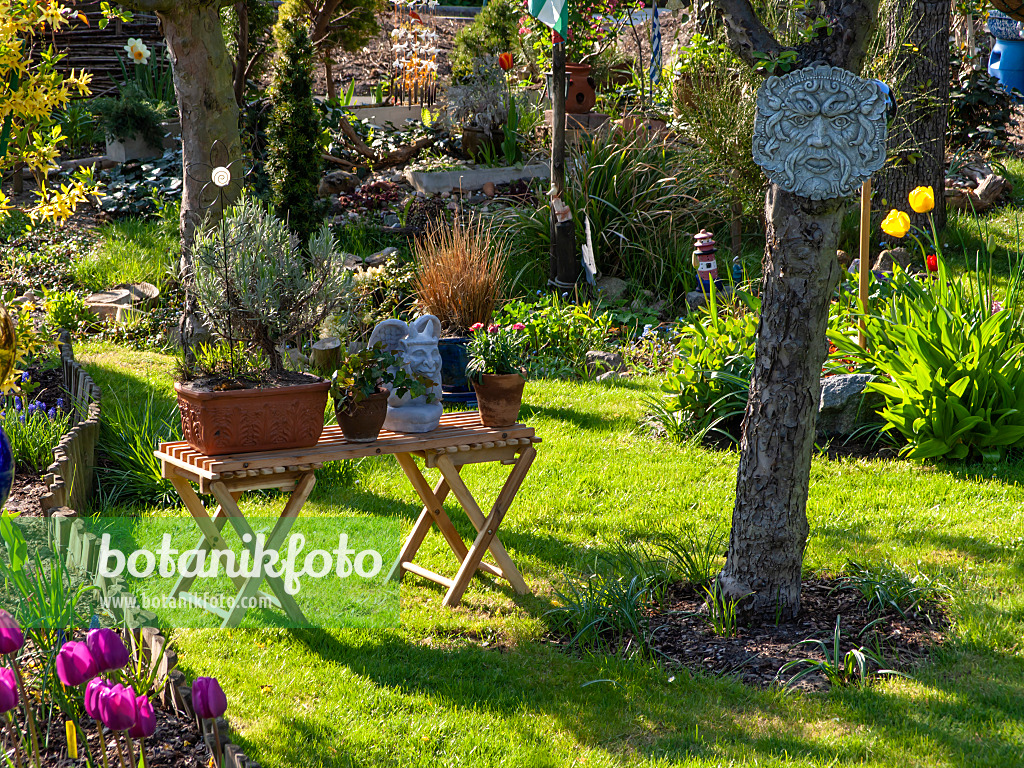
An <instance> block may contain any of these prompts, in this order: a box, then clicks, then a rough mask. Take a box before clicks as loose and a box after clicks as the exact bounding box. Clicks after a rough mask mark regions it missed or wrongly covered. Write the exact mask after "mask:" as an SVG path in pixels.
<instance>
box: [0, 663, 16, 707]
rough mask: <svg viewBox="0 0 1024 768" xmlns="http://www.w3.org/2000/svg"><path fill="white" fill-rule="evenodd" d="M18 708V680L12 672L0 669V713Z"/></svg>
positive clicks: (5, 668) (11, 670)
mask: <svg viewBox="0 0 1024 768" xmlns="http://www.w3.org/2000/svg"><path fill="white" fill-rule="evenodd" d="M16 706H18V680H17V678H16V677H15V676H14V670H13V669H8V668H7V667H0V712H9V711H10V710H12V709H14V708H15V707H16Z"/></svg>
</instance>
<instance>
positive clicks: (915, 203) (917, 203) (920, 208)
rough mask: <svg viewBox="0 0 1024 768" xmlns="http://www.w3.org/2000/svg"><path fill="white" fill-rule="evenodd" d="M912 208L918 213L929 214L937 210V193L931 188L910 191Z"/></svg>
mask: <svg viewBox="0 0 1024 768" xmlns="http://www.w3.org/2000/svg"><path fill="white" fill-rule="evenodd" d="M909 198H910V207H911V208H913V209H914V211H916V212H917V213H928V211H930V210H932V209H933V208H935V193H934V192H933V191H932V188H931V187H915V188H914V189H912V190H911V191H910V195H909Z"/></svg>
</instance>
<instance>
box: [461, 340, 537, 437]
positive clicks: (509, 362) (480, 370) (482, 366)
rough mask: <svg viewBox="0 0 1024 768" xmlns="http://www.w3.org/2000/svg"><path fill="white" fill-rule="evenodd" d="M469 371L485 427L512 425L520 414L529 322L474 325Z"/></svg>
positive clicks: (470, 345) (470, 346) (524, 381)
mask: <svg viewBox="0 0 1024 768" xmlns="http://www.w3.org/2000/svg"><path fill="white" fill-rule="evenodd" d="M471 330H472V331H473V337H472V339H470V342H469V365H468V366H467V367H466V373H467V374H468V376H469V378H470V380H471V381H472V382H473V389H474V390H476V399H477V403H478V405H479V408H480V423H481V424H483V425H484V426H485V427H510V426H512V425H513V424H515V423H516V419H518V418H519V407H520V406H521V405H522V404H523V387H524V386H525V385H526V372H525V370H524V368H523V362H524V360H525V357H526V349H527V343H528V342H527V338H526V326H525V325H523V324H522V323H513V324H512V325H506V326H504V327H503V326H499V325H494V324H492V325H489V326H487V327H486V328H485V327H484V326H483V325H476V326H473V328H472V329H471Z"/></svg>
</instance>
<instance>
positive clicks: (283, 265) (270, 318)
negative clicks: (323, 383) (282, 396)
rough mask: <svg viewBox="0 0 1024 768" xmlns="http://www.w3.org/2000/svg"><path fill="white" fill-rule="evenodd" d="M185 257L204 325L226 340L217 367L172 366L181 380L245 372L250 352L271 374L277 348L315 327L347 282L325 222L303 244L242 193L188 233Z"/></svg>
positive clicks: (277, 364) (277, 363) (248, 374)
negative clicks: (210, 223) (214, 222)
mask: <svg viewBox="0 0 1024 768" xmlns="http://www.w3.org/2000/svg"><path fill="white" fill-rule="evenodd" d="M193 258H194V260H195V267H194V270H193V272H192V274H191V275H190V276H189V284H190V287H191V289H192V290H193V291H194V293H195V296H196V299H197V301H198V303H199V307H200V309H201V310H202V312H203V314H204V316H205V318H206V321H207V324H208V326H209V327H210V328H211V330H212V331H213V333H214V334H216V335H217V336H218V337H220V339H222V340H224V342H226V343H227V345H228V346H227V353H226V354H225V355H224V356H223V358H222V360H221V364H220V368H221V370H217V371H210V370H202V369H201V368H198V367H197V366H196V365H195V363H191V364H188V365H184V366H183V367H182V370H181V371H180V374H181V376H182V378H183V379H185V380H191V379H193V378H197V377H198V376H203V375H218V374H219V375H223V376H228V377H234V378H240V379H246V378H247V379H252V378H253V377H254V374H253V372H252V371H251V370H246V369H247V368H250V369H251V367H252V366H251V365H250V364H249V363H251V361H252V359H253V357H252V355H253V354H256V353H258V354H261V355H262V357H263V359H264V360H265V369H264V370H263V371H262V373H263V374H264V378H266V379H268V380H269V379H273V378H275V377H279V376H280V374H282V373H283V372H284V360H283V358H282V349H284V347H285V346H286V345H287V344H289V343H298V342H299V341H300V340H301V339H302V338H303V337H304V336H306V335H307V334H309V333H311V332H312V331H313V330H314V329H316V328H318V327H319V326H320V324H321V323H323V321H324V320H325V319H326V318H327V317H328V316H329V315H330V314H331V312H333V311H334V310H335V309H336V308H337V307H338V306H339V305H340V304H341V303H342V302H343V301H345V300H346V298H347V296H348V292H349V288H350V285H351V282H352V275H351V273H350V272H348V271H347V270H345V269H344V262H343V257H342V255H341V254H340V253H339V251H338V248H337V244H336V242H335V239H334V235H333V233H332V232H331V229H330V227H329V226H328V225H327V224H324V225H323V226H322V227H321V228H320V230H319V231H318V232H317V233H316V234H314V235H313V236H312V237H311V238H310V239H309V244H308V247H307V248H305V249H303V248H302V247H301V245H300V243H299V241H298V239H297V238H296V237H295V236H294V235H293V234H292V233H291V232H289V229H288V225H287V224H285V222H283V221H281V220H280V219H278V218H277V217H275V216H274V212H273V210H267V209H265V208H264V207H263V206H262V205H261V204H260V203H259V201H257V200H256V199H255V198H254V197H252V196H251V195H248V194H245V195H243V196H242V198H241V199H240V200H239V202H238V204H237V205H235V206H234V207H232V208H230V209H228V211H227V212H226V213H225V215H224V217H223V219H222V221H221V223H220V224H219V225H218V226H216V227H214V228H213V229H211V230H209V231H207V232H205V233H202V234H200V235H199V236H198V237H197V238H196V244H195V247H194V249H193ZM239 342H242V345H241V346H239ZM240 349H241V350H246V351H247V352H249V353H250V354H248V355H245V354H241V353H240V352H239V350H240ZM247 357H248V360H247V359H246V358H247ZM214 358H215V356H206V359H214Z"/></svg>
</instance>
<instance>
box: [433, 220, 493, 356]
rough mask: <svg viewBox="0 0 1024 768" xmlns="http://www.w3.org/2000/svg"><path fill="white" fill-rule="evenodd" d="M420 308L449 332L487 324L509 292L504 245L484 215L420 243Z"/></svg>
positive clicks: (442, 229) (441, 229) (439, 229)
mask: <svg viewBox="0 0 1024 768" xmlns="http://www.w3.org/2000/svg"><path fill="white" fill-rule="evenodd" d="M414 253H415V256H416V280H415V282H414V287H415V290H416V295H417V298H418V299H419V303H420V306H421V307H422V308H423V311H424V312H426V313H427V314H431V315H434V316H435V317H436V318H437V319H438V320H440V321H441V329H442V331H443V332H444V333H445V334H447V335H449V336H466V335H467V334H468V333H469V331H470V329H471V328H472V327H473V326H474V325H477V324H480V325H487V324H488V323H489V322H490V321H491V315H492V314H493V313H494V309H495V307H496V306H497V304H498V301H500V300H501V298H502V294H503V293H504V278H505V247H504V243H502V242H500V241H499V240H498V239H497V238H496V237H495V236H494V234H493V233H492V231H491V229H490V227H486V226H484V224H483V222H482V221H481V220H480V219H470V220H469V221H467V222H460V221H459V220H458V219H456V221H455V223H454V225H453V226H452V227H450V228H448V227H437V228H436V229H433V230H430V231H428V232H427V233H426V234H425V235H424V236H423V237H422V238H420V239H419V240H417V241H416V244H415V246H414Z"/></svg>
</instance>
